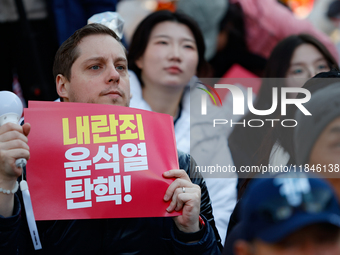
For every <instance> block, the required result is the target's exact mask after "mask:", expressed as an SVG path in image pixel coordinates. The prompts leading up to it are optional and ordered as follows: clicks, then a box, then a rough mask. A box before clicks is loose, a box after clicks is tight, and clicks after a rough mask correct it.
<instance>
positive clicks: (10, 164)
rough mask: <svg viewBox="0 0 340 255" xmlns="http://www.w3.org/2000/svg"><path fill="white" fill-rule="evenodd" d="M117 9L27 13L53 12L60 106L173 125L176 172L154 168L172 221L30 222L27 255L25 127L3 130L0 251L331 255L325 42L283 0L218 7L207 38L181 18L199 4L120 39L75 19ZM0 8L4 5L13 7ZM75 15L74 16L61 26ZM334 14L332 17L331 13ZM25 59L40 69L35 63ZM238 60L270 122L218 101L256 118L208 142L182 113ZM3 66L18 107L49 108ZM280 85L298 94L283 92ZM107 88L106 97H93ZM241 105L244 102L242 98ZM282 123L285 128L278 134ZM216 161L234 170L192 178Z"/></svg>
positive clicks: (335, 186) (336, 234) (337, 91)
mask: <svg viewBox="0 0 340 255" xmlns="http://www.w3.org/2000/svg"><path fill="white" fill-rule="evenodd" d="M181 1H183V0H178V2H181ZM184 1H186V0H184ZM24 2H26V1H24ZM27 2H30V1H28V0H27ZM34 2H35V1H31V2H30V3H31V5H26V6H29V7H32V6H34ZM85 2H86V3H85ZM122 2H124V1H100V2H98V3H97V2H96V3H95V1H80V0H78V1H70V4H69V5H66V6H65V2H64V3H63V4H64V5H63V4H62V3H61V1H60V3H59V1H52V2H51V3H52V4H51V3H50V5H45V4H46V3H45V2H44V1H38V0H37V1H36V2H35V4H36V5H35V6H39V7H41V8H38V9H39V10H45V11H46V10H49V12H46V13H45V14H44V15H41V16H39V15H38V16H34V15H33V16H32V15H31V16H29V18H30V19H32V17H33V19H35V18H38V19H39V22H42V23H44V22H46V20H47V17H50V16H48V15H47V14H49V15H51V17H53V15H54V17H55V18H58V17H59V16H60V20H59V21H58V22H56V28H57V30H56V31H57V32H58V33H56V35H58V36H56V37H55V38H56V39H57V38H58V40H59V44H60V47H59V49H58V50H57V51H56V54H55V57H54V58H53V61H54V62H53V80H54V81H55V88H56V89H55V91H56V92H55V93H56V94H57V95H58V97H59V101H61V104H62V103H63V102H78V103H95V104H108V105H117V106H124V107H132V108H138V109H142V110H147V111H153V112H158V113H163V114H168V115H170V116H172V117H173V128H174V134H175V137H174V139H175V140H176V146H177V150H178V162H179V169H172V170H171V169H163V170H164V174H163V176H164V177H165V178H172V179H173V180H174V181H173V183H172V184H171V185H169V187H168V189H167V191H166V193H165V194H164V195H165V197H164V200H165V201H167V202H170V206H169V207H168V209H167V211H168V212H169V213H171V212H173V211H182V214H181V215H180V216H176V217H157V218H155V217H153V218H124V219H86V220H78V219H75V220H57V221H56V220H54V221H52V220H50V221H37V223H36V224H37V229H38V232H39V237H40V240H41V244H42V247H43V248H42V249H41V250H35V248H34V245H33V243H32V239H31V235H30V229H29V227H28V223H27V221H28V220H29V219H28V218H29V216H26V205H25V206H24V201H23V195H22V191H21V190H20V189H18V188H17V185H18V184H17V180H18V178H21V176H22V175H23V173H25V171H26V170H25V169H23V167H21V166H17V165H16V163H15V162H16V160H17V159H19V158H25V159H27V160H29V158H30V148H29V146H28V139H30V136H29V133H30V129H31V126H30V124H29V123H24V124H22V125H19V124H14V123H7V124H5V125H2V126H0V253H1V254H264V255H266V254H339V253H340V182H339V172H340V171H339V165H340V146H339V145H340V86H339V85H340V80H337V78H340V69H339V59H338V51H337V48H336V45H335V44H334V43H333V42H332V41H331V39H330V37H329V36H328V35H326V34H325V33H324V32H323V31H321V30H320V29H319V28H317V27H315V26H313V25H312V23H311V22H310V21H308V20H307V19H297V18H296V17H295V16H294V14H293V12H292V11H291V10H290V9H289V6H288V5H285V3H284V2H285V1H276V0H266V1H262V0H261V1H256V0H230V1H227V0H225V1H224V2H223V4H222V3H220V2H218V1H216V4H218V3H219V4H220V5H219V6H223V7H224V8H223V9H221V8H220V9H219V10H216V16H215V19H214V20H213V21H211V22H215V23H216V24H214V28H213V29H212V30H214V32H211V31H210V32H209V31H207V27H206V26H202V17H200V18H197V17H195V15H193V13H192V10H191V9H190V8H193V9H195V8H198V9H200V7H201V9H200V11H201V12H202V14H204V13H205V12H207V13H208V12H210V13H209V15H214V14H213V13H211V9H209V8H204V4H201V5H200V1H198V2H195V1H188V2H186V3H185V4H184V3H181V4H180V3H177V2H176V1H175V2H171V3H172V5H171V8H173V7H174V6H175V7H176V5H177V7H178V9H177V10H176V11H174V10H154V11H152V12H151V13H150V14H148V15H146V16H145V17H144V18H143V19H142V20H141V21H140V22H139V24H138V25H137V26H136V28H135V29H134V32H133V34H132V37H131V38H129V40H127V41H126V40H125V38H124V37H123V38H119V37H118V36H117V34H116V33H115V31H113V30H111V29H110V28H108V27H106V26H105V25H103V24H98V23H92V24H88V25H85V24H84V22H86V19H87V18H89V16H91V15H92V14H94V13H97V12H101V11H115V9H116V5H118V4H120V3H122ZM221 2H222V1H221ZM335 2H338V0H335ZM39 3H40V4H39ZM2 4H3V5H4V6H6V8H9V9H11V10H13V6H14V1H13V2H12V3H11V1H8V3H7V5H6V4H4V3H2ZM26 4H27V3H26ZM211 4H213V3H211ZM16 5H17V7H18V6H19V4H18V1H16ZM0 6H1V4H0ZM330 6H335V3H330ZM75 9H79V10H80V9H81V10H82V11H81V12H79V13H78V16H75V19H74V20H76V21H77V22H71V24H72V26H71V25H70V26H69V25H68V22H67V20H72V18H71V16H72V15H73V14H71V13H74V10H75ZM17 10H18V11H19V10H20V8H19V7H18V8H17ZM71 10H72V11H71ZM190 10H191V11H190ZM29 11H30V12H34V8H30V9H29ZM13 13H15V12H13ZM331 14H332V15H329V17H331V16H332V17H333V18H334V17H336V13H335V10H332V12H331ZM339 14H340V10H339ZM74 15H75V14H74ZM2 17H4V19H2ZM5 18H6V19H5ZM24 18H25V19H26V20H25V22H26V24H28V23H27V22H29V21H28V20H27V18H26V17H24ZM20 19H22V15H20V18H19V19H18V17H16V18H14V19H11V17H9V15H4V14H3V13H2V12H1V11H0V29H1V28H3V29H10V28H11V27H12V26H18V24H19V23H18V22H19V21H20ZM18 20H19V21H18ZM8 21H9V22H8ZM21 22H22V20H21ZM37 29H38V28H37ZM208 30H209V28H208ZM216 31H219V32H216ZM215 32H216V33H215ZM212 34H215V38H214V39H213V40H212V41H213V42H211V38H209V36H210V37H211V36H212ZM36 39H37V40H38V41H39V39H38V38H36ZM3 43H5V42H3ZM6 43H8V42H6ZM212 43H213V44H214V47H212V46H211V44H212ZM51 45H54V44H53V43H52V44H51ZM31 46H32V45H31ZM32 47H33V48H34V45H33V46H32ZM3 50H4V49H3ZM44 50H45V49H44ZM49 52H50V53H51V52H53V48H51V49H50V51H49ZM31 53H32V52H31ZM39 54H41V53H39ZM13 57H14V56H13ZM17 57H19V56H15V58H17ZM44 57H45V58H48V56H47V55H45V56H44ZM4 58H5V59H7V58H9V59H10V56H8V54H7V55H4ZM36 58H37V59H38V62H39V58H41V57H39V56H36ZM5 59H4V61H3V62H5ZM46 61H47V62H49V61H50V62H51V59H49V60H46ZM10 62H11V64H15V63H17V60H15V61H14V60H10ZM47 62H46V63H47ZM235 64H237V65H241V66H242V67H243V68H244V69H246V70H247V71H248V72H251V73H252V74H253V75H254V76H257V77H259V78H261V79H262V83H261V84H260V89H259V91H258V92H257V93H256V95H253V96H256V97H255V100H254V101H253V106H252V108H253V109H256V111H257V112H260V111H262V112H265V111H267V112H268V114H263V115H259V114H255V113H254V111H248V112H245V115H243V116H237V118H236V117H235V116H232V114H231V112H232V111H231V110H230V109H229V108H230V107H231V106H232V105H233V104H232V102H231V98H230V94H229V96H226V97H224V98H222V101H223V102H222V101H221V106H217V105H216V102H215V103H214V102H213V101H212V100H211V101H210V100H207V101H206V103H207V104H208V105H209V110H210V114H218V113H221V112H222V113H223V114H229V115H230V116H229V117H230V119H234V120H237V121H238V123H243V122H244V123H249V121H252V120H254V119H256V121H260V122H263V123H264V125H261V126H259V127H254V126H251V125H245V126H243V125H235V126H234V127H233V128H232V129H231V130H230V129H226V128H223V127H217V128H216V129H214V132H213V134H211V133H212V132H211V127H210V126H211V125H212V123H209V125H207V123H206V120H205V119H203V118H192V115H193V114H194V112H195V110H197V109H192V104H191V103H192V101H193V100H195V99H197V98H199V99H200V98H201V95H202V94H203V93H205V92H203V91H202V90H204V89H202V88H204V84H203V83H202V82H201V80H202V79H204V78H211V77H217V78H221V77H222V76H223V75H226V73H228V70H229V69H230V68H231V67H232V66H234V65H235ZM14 66H15V65H13V66H11V65H9V66H6V67H7V69H5V68H3V69H2V71H3V72H4V73H6V74H4V75H3V76H2V77H5V78H6V79H5V83H4V86H3V87H0V88H1V90H11V89H10V87H11V85H10V83H11V81H10V80H11V79H10V78H9V77H10V76H11V75H12V74H13V70H14V71H16V72H17V75H18V78H19V82H20V84H21V86H22V88H23V91H24V92H25V91H26V92H25V93H24V94H23V95H24V97H25V99H26V100H32V99H44V100H52V99H51V95H53V94H52V93H50V92H49V91H50V89H46V88H47V87H50V85H46V84H45V85H42V86H41V88H45V90H44V89H43V91H45V92H44V93H41V95H42V96H43V95H46V97H45V98H41V97H40V92H39V93H38V92H37V91H36V92H35V94H34V93H33V94H34V95H33V96H30V92H27V91H29V89H30V88H29V87H30V86H31V85H29V84H28V83H26V81H27V76H26V77H25V74H23V73H22V72H20V70H21V68H22V66H20V67H19V66H17V67H15V68H18V69H17V70H15V68H14ZM40 67H41V65H38V66H37V68H40ZM46 67H49V65H46V66H44V68H46ZM11 68H12V69H11ZM13 68H14V69H13ZM26 71H27V70H26ZM51 71H52V66H51ZM45 72H46V71H45V70H44V69H42V70H40V71H38V73H45ZM21 77H22V78H21ZM226 77H227V76H226ZM238 78H243V77H238ZM41 79H43V76H41ZM46 80H47V78H46ZM206 86H207V87H205V88H206V89H207V90H210V89H208V85H206ZM238 86H240V87H241V88H242V89H243V90H246V89H247V88H246V86H243V85H242V84H239V85H238ZM37 88H39V86H37ZM197 88H200V90H198V89H197ZM287 88H289V89H290V90H289V91H290V92H292V91H296V92H295V93H286V92H284V91H285V90H284V89H287ZM110 89H111V90H113V91H114V92H115V95H114V96H112V95H110V94H109V93H104V92H105V91H108V90H110ZM294 89H295V90H294ZM275 93H276V94H275ZM31 94H32V93H31ZM47 95H48V96H47ZM273 95H275V97H276V98H277V100H276V101H275V97H274V99H273ZM285 97H286V98H285ZM54 99H57V98H54ZM299 100H300V101H299ZM298 101H299V102H303V103H297V102H298ZM287 102H288V103H287ZM247 104H248V107H250V105H251V100H248V101H247ZM234 105H235V104H234ZM246 108H247V107H246ZM247 109H248V108H247ZM272 109H274V110H272ZM283 109H284V111H283ZM283 112H284V113H283ZM268 119H269V120H273V121H266V120H268ZM287 119H289V120H293V121H294V122H295V123H296V125H293V126H291V127H287V126H284V125H280V123H282V121H283V122H284V121H285V120H287ZM274 120H275V121H274ZM208 126H209V127H208ZM193 127H195V131H196V130H197V129H196V128H197V127H199V132H198V133H197V132H193ZM159 128H162V126H160V127H159ZM45 142H48V141H45ZM159 142H162V141H159ZM190 154H192V155H194V157H191V156H190ZM149 160H152V159H149ZM214 164H215V165H217V164H218V165H220V166H229V167H230V166H233V167H235V169H236V171H234V172H233V173H229V175H228V176H227V178H216V177H214V178H203V177H202V175H201V173H199V172H197V171H196V167H197V166H200V165H202V166H203V165H206V166H207V165H214ZM244 166H261V167H262V166H271V167H275V166H281V169H282V166H286V168H285V169H287V171H281V172H280V171H279V172H276V173H266V174H259V173H249V174H248V175H246V176H244V175H242V176H239V175H238V174H237V173H238V172H239V170H240V169H241V168H242V167H244ZM25 203H26V202H25ZM136 210H138V208H136Z"/></svg>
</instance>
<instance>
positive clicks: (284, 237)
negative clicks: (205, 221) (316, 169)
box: [223, 172, 340, 255]
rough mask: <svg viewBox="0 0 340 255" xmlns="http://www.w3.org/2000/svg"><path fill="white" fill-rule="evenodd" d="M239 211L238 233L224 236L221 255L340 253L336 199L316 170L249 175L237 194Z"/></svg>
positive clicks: (339, 220)
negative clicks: (241, 194) (243, 190)
mask: <svg viewBox="0 0 340 255" xmlns="http://www.w3.org/2000/svg"><path fill="white" fill-rule="evenodd" d="M266 177H268V176H266ZM240 214H241V215H240V217H241V222H240V225H238V226H237V228H238V231H239V232H238V235H237V236H235V237H234V240H231V239H230V240H228V241H227V243H226V245H225V248H224V250H223V254H224V255H227V254H237V255H246V254H249V255H250V254H253V255H267V254H268V255H276V254H277V255H279V254H287V255H288V254H297V255H298V254H301V255H302V254H303V255H305V254H332V255H333V254H334V255H335V254H339V253H340V206H339V202H338V200H337V197H336V194H335V192H334V190H333V189H332V188H331V187H330V185H329V184H328V183H327V182H326V181H324V180H322V179H320V178H317V176H316V175H307V174H305V173H300V172H296V173H283V174H279V175H276V176H275V177H273V178H259V179H254V180H253V182H252V183H251V184H250V185H249V187H248V188H247V191H246V193H245V195H244V197H243V198H242V200H241V211H240ZM231 241H233V242H231Z"/></svg>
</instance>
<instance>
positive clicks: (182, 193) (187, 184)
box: [163, 169, 201, 233]
mask: <svg viewBox="0 0 340 255" xmlns="http://www.w3.org/2000/svg"><path fill="white" fill-rule="evenodd" d="M163 176H164V177H165V178H176V180H174V181H173V182H172V183H171V184H170V186H169V187H168V189H167V191H166V193H165V196H164V200H165V201H170V200H171V203H170V205H169V207H168V208H167V211H168V212H169V213H171V212H173V211H174V210H175V211H179V210H181V209H183V214H182V215H180V216H177V217H174V221H175V224H176V226H177V228H178V229H179V230H181V231H183V232H186V233H193V232H197V231H199V230H200V227H199V213H200V205H201V188H200V186H198V185H196V184H193V183H192V182H191V180H190V178H189V176H188V175H187V173H186V172H185V171H184V170H178V169H176V170H170V171H166V172H164V173H163Z"/></svg>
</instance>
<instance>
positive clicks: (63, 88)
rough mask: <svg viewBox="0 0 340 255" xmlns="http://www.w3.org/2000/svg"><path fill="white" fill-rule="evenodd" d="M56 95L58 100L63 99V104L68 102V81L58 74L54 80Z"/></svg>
mask: <svg viewBox="0 0 340 255" xmlns="http://www.w3.org/2000/svg"><path fill="white" fill-rule="evenodd" d="M55 83H56V87H57V93H58V95H59V97H60V98H63V100H64V102H68V101H69V100H68V95H69V92H68V89H69V81H68V80H67V79H66V77H65V76H64V75H62V74H58V75H57V78H56V79H55Z"/></svg>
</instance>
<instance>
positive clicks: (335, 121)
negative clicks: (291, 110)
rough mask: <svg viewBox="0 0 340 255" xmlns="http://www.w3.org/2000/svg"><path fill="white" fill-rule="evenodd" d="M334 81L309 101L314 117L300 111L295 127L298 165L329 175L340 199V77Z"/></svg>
mask: <svg viewBox="0 0 340 255" xmlns="http://www.w3.org/2000/svg"><path fill="white" fill-rule="evenodd" d="M321 80H322V79H319V80H318V82H319V83H322V82H321ZM333 80H334V83H333V84H330V85H328V86H327V87H325V88H322V89H319V90H318V91H316V92H315V93H314V94H313V95H312V98H311V99H310V100H309V101H308V102H307V103H306V104H305V107H306V108H307V109H308V110H309V111H310V113H311V114H312V115H311V116H305V115H304V114H302V113H301V112H300V111H296V113H295V118H296V120H297V121H298V123H299V125H298V126H297V127H295V128H294V141H293V142H294V148H295V160H296V164H297V165H305V164H307V166H308V169H310V171H312V172H313V171H314V172H318V173H320V174H321V175H322V176H323V177H324V178H326V179H327V180H328V181H329V182H330V183H331V184H332V186H333V188H334V190H335V191H336V193H337V196H338V200H339V201H340V179H339V174H340V169H339V167H340V79H333ZM313 169H314V170H313Z"/></svg>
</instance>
